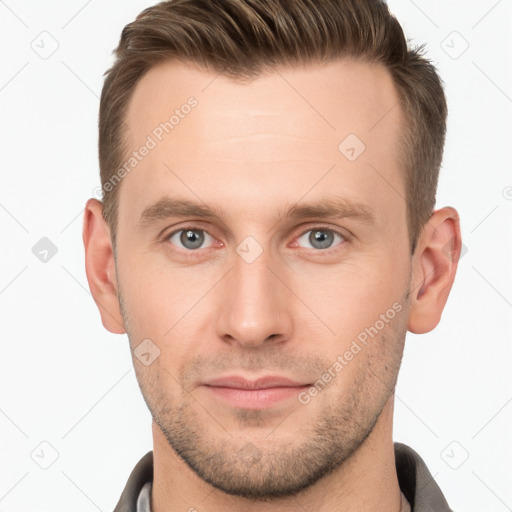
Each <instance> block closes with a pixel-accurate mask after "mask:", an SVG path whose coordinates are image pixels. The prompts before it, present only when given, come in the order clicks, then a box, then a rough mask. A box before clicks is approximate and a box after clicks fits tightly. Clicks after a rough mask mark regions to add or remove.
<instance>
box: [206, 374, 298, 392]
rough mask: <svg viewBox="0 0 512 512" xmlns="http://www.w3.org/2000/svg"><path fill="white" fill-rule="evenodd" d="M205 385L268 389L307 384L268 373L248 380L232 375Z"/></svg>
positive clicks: (210, 381)
mask: <svg viewBox="0 0 512 512" xmlns="http://www.w3.org/2000/svg"><path fill="white" fill-rule="evenodd" d="M205 385H206V386H214V387H225V388H236V389H268V388H283V387H288V388H291V387H302V386H306V385H307V384H305V383H302V382H297V381H294V380H291V379H288V378H287V377H281V376H279V375H269V376H266V377H260V378H258V379H255V380H249V379H246V378H245V377H240V376H237V375H232V376H226V377H219V378H218V379H212V380H209V381H207V382H205Z"/></svg>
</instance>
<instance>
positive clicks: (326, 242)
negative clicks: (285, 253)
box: [298, 228, 344, 249]
mask: <svg viewBox="0 0 512 512" xmlns="http://www.w3.org/2000/svg"><path fill="white" fill-rule="evenodd" d="M336 237H337V238H338V240H343V239H344V237H343V236H342V235H340V234H339V233H336V232H335V231H332V230H331V229H323V228H315V229H310V230H309V231H306V232H305V233H304V234H303V235H301V236H300V237H299V238H298V241H299V243H302V244H303V243H309V244H310V248H312V249H329V248H330V247H331V246H332V245H333V242H334V241H335V240H336Z"/></svg>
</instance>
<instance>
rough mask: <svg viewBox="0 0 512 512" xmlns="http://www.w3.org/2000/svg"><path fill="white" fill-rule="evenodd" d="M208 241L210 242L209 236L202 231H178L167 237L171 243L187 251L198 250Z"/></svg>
mask: <svg viewBox="0 0 512 512" xmlns="http://www.w3.org/2000/svg"><path fill="white" fill-rule="evenodd" d="M208 239H210V241H211V240H212V237H211V235H209V234H208V233H206V231H203V230H202V229H180V230H179V231H176V232H175V233H173V234H172V235H171V236H170V237H169V240H170V241H171V243H173V244H174V245H177V246H178V247H181V248H184V249H188V250H194V249H199V248H200V247H201V246H202V245H203V243H204V242H205V240H208Z"/></svg>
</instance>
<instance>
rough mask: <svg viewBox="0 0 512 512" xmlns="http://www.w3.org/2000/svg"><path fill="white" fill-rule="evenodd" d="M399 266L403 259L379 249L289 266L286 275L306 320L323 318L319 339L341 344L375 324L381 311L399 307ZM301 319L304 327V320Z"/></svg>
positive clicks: (403, 279)
mask: <svg viewBox="0 0 512 512" xmlns="http://www.w3.org/2000/svg"><path fill="white" fill-rule="evenodd" d="M400 267H401V268H400ZM405 268H406V265H405V264H404V263H403V262H398V263H397V262H396V260H393V258H389V257H388V258H386V257H385V256H384V255H382V254H380V255H379V256H377V257H375V256H366V257H364V258H358V259H357V261H356V260H355V259H354V260H353V261H347V262H344V263H341V264H338V265H329V266H324V267H322V266H321V265H312V264H310V265H308V266H303V267H302V268H300V269H298V268H294V269H291V270H290V273H289V274H288V277H287V280H288V282H289V283H290V287H291V288H292V289H293V290H294V292H295V293H296V295H297V296H298V297H299V298H300V299H301V300H302V301H303V302H304V303H305V304H306V305H307V306H308V307H309V310H304V313H305V314H306V315H307V316H306V317H307V318H311V321H310V322H309V323H310V325H313V324H312V322H314V324H315V325H316V324H317V323H318V319H321V320H322V322H323V323H324V324H325V326H324V327H325V335H326V336H325V339H326V340H332V341H333V343H335V344H336V345H337V348H343V346H344V345H345V344H347V343H350V341H351V340H352V339H353V338H355V337H356V336H357V335H358V334H359V333H361V332H363V331H364V330H365V329H367V328H370V327H371V326H374V324H375V323H376V322H379V324H378V327H380V326H381V322H380V319H381V315H384V316H385V317H386V318H385V320H388V319H390V318H391V319H392V318H394V317H395V316H396V313H397V309H403V304H402V301H403V294H404V290H405V289H406V284H407V279H406V277H407V276H405V275H404V269H405ZM397 303H398V305H397ZM400 305H401V307H400ZM304 325H305V326H306V329H307V322H306V323H305V324H304ZM333 333H334V334H333Z"/></svg>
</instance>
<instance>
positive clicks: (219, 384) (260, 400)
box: [203, 375, 310, 409]
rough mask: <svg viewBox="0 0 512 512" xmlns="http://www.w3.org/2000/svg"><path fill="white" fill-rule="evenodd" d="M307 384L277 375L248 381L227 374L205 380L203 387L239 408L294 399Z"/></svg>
mask: <svg viewBox="0 0 512 512" xmlns="http://www.w3.org/2000/svg"><path fill="white" fill-rule="evenodd" d="M309 386H310V384H304V383H302V382H298V381H294V380H291V379H288V378H287V377H282V376H278V375H270V376H266V377H261V378H259V379H256V380H249V379H246V378H244V377H241V376H226V377H221V378H217V379H212V380H209V381H208V382H206V383H205V384H204V386H203V389H204V390H206V392H207V393H209V394H210V395H211V396H213V397H215V398H217V399H219V400H220V401H221V402H222V403H223V404H227V405H229V406H231V407H235V408H239V409H264V408H269V407H271V406H274V405H277V404H278V403H280V402H284V401H286V400H290V399H292V398H295V399H296V398H297V395H298V394H299V393H300V392H301V391H303V390H304V389H306V388H307V387H309Z"/></svg>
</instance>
